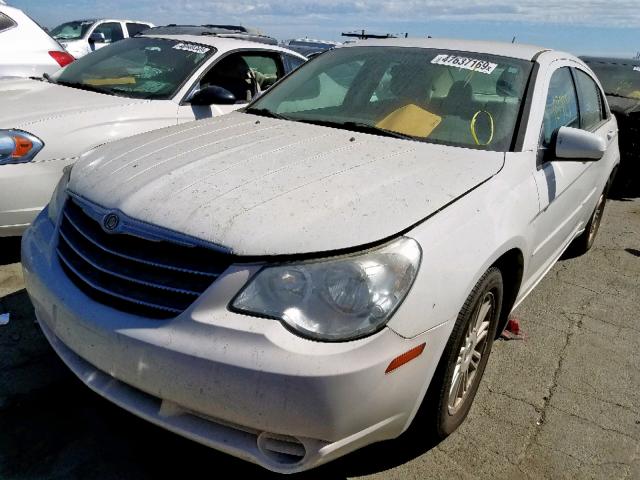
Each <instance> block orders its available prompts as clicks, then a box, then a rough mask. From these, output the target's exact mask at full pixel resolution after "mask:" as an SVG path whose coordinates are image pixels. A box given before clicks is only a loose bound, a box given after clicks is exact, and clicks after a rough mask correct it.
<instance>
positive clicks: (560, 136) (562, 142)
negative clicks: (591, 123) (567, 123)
mask: <svg viewBox="0 0 640 480" xmlns="http://www.w3.org/2000/svg"><path fill="white" fill-rule="evenodd" d="M606 151H607V144H606V142H605V141H604V140H603V139H602V138H600V137H599V136H598V135H596V134H595V133H591V132H587V131H585V130H580V129H578V128H571V127H560V128H559V129H558V131H557V132H556V140H555V156H556V158H557V159H559V160H574V161H583V162H584V161H589V160H600V159H601V158H602V156H603V155H604V152H606Z"/></svg>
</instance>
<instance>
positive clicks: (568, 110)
mask: <svg viewBox="0 0 640 480" xmlns="http://www.w3.org/2000/svg"><path fill="white" fill-rule="evenodd" d="M560 127H573V128H580V119H579V118H578V98H577V96H576V89H575V86H574V83H573V77H572V75H571V71H570V70H569V68H568V67H565V68H560V69H558V70H556V71H555V72H554V74H553V75H552V76H551V82H550V84H549V93H548V94H547V103H546V106H545V109H544V124H543V136H544V140H543V144H544V145H545V146H549V145H550V144H551V138H552V137H553V133H554V132H555V131H556V130H557V129H558V128H560Z"/></svg>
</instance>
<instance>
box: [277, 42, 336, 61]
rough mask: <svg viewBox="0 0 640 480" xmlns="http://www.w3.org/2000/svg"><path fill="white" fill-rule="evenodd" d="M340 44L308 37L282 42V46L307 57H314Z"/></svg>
mask: <svg viewBox="0 0 640 480" xmlns="http://www.w3.org/2000/svg"><path fill="white" fill-rule="evenodd" d="M337 45H340V44H339V43H338V42H332V41H329V40H312V39H309V38H298V39H295V40H289V41H287V42H285V43H284V44H283V47H285V48H288V49H289V50H293V51H294V52H298V53H300V54H302V55H304V56H305V57H307V58H312V57H315V56H316V55H319V54H321V53H322V52H326V51H327V50H331V49H332V48H334V47H336V46H337Z"/></svg>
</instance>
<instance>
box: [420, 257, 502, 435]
mask: <svg viewBox="0 0 640 480" xmlns="http://www.w3.org/2000/svg"><path fill="white" fill-rule="evenodd" d="M502 299H503V282H502V274H501V273H500V270H498V269H497V268H495V267H491V268H490V269H489V270H487V271H486V272H485V274H484V275H483V276H482V277H481V278H480V280H478V283H476V285H475V287H474V288H473V290H472V291H471V293H470V294H469V297H468V298H467V300H466V301H465V303H464V305H463V307H462V310H460V313H459V314H458V318H457V320H456V323H455V325H454V327H453V331H452V332H451V336H450V337H449V341H448V342H447V345H446V347H445V349H444V352H443V353H442V357H441V358H440V362H439V363H438V367H437V369H436V372H435V374H434V377H433V380H432V381H431V385H430V386H429V390H428V392H427V396H426V397H425V402H424V403H423V408H424V411H423V412H421V414H422V415H421V416H422V417H423V418H424V419H425V421H427V422H428V423H430V424H431V425H430V430H431V434H432V435H431V436H432V437H433V438H434V439H435V440H442V439H444V438H446V437H447V436H449V435H450V434H451V433H453V432H454V431H455V430H456V429H457V428H458V426H460V424H461V423H462V422H463V421H464V419H465V418H466V416H467V414H468V413H469V409H470V408H471V404H472V403H473V399H474V397H475V395H476V392H477V391H478V386H479V385H480V380H481V379H482V375H483V374H484V370H485V367H486V366H487V360H488V359H489V354H490V353H491V347H492V345H493V340H494V338H495V334H496V328H497V326H498V320H499V318H500V311H501V308H502ZM486 308H489V310H487V311H485V310H486ZM481 315H482V316H481ZM482 318H484V321H482V322H481V323H479V320H480V319H482ZM485 322H488V323H485ZM478 327H481V328H482V331H483V332H484V333H483V335H484V337H483V338H482V339H481V340H480V341H479V342H478V343H477V344H476V346H475V348H473V349H470V348H469V346H470V345H473V343H474V342H475V341H476V337H474V335H475V334H477V329H478ZM463 348H464V351H463ZM474 351H477V353H474ZM478 354H479V355H480V359H479V361H478V360H477V357H476V355H478ZM474 359H475V362H474V361H473V360H474ZM465 366H466V368H467V370H466V372H467V376H466V379H467V381H466V382H464V384H465V385H466V388H463V387H462V385H463V382H462V379H463V378H465V375H464V374H462V373H461V372H463V371H464V370H463V369H464V367H465ZM454 382H456V383H457V385H458V387H456V389H455V390H454V389H453V388H452V384H453V383H454Z"/></svg>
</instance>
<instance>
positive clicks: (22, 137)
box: [0, 130, 44, 165]
mask: <svg viewBox="0 0 640 480" xmlns="http://www.w3.org/2000/svg"><path fill="white" fill-rule="evenodd" d="M42 147H44V143H43V142H42V140H40V139H39V138H38V137H36V136H35V135H31V134H30V133H27V132H23V131H22V130H0V165H6V164H8V163H25V162H30V161H31V160H33V158H34V157H35V156H36V155H37V154H38V152H39V151H40V150H42Z"/></svg>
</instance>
